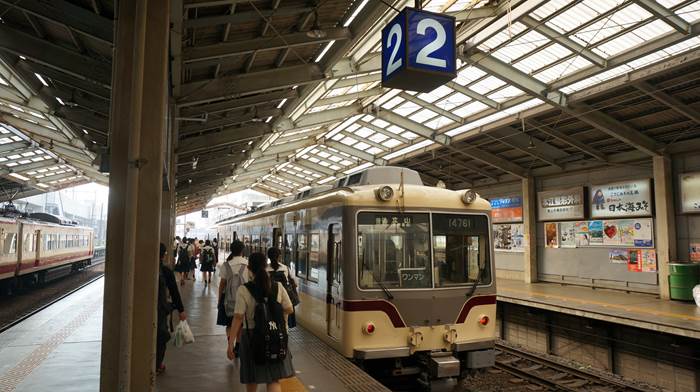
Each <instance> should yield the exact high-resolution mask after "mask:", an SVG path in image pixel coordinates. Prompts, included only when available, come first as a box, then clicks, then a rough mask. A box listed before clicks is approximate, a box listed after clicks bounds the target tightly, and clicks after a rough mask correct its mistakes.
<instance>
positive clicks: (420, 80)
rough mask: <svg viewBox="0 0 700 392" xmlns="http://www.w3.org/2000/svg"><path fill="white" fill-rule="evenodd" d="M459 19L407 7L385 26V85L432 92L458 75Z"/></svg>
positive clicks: (383, 80)
mask: <svg viewBox="0 0 700 392" xmlns="http://www.w3.org/2000/svg"><path fill="white" fill-rule="evenodd" d="M455 37H456V35H455V18H454V17H453V16H449V15H445V14H439V13H434V12H428V11H423V10H419V9H416V8H411V7H406V8H404V9H403V10H402V11H401V12H399V14H398V15H396V17H395V18H394V19H393V20H392V21H391V22H389V24H387V25H386V27H384V29H382V85H383V86H384V87H390V88H397V89H402V90H410V91H420V92H430V91H432V90H434V89H435V88H437V87H439V86H441V85H443V84H445V83H447V82H449V81H450V80H452V79H454V78H455V77H456V76H457V73H456V71H457V57H456V38H455Z"/></svg>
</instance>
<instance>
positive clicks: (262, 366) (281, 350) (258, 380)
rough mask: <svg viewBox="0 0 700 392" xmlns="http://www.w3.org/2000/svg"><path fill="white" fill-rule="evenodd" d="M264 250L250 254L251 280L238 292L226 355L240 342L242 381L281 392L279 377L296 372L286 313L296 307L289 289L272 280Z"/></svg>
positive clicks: (250, 387) (231, 355) (251, 390)
mask: <svg viewBox="0 0 700 392" xmlns="http://www.w3.org/2000/svg"><path fill="white" fill-rule="evenodd" d="M266 268H267V258H266V257H265V255H264V254H262V253H258V252H256V253H253V254H251V255H250V260H249V264H248V270H249V271H250V272H251V274H252V280H251V281H250V282H248V283H246V284H245V285H244V286H243V287H239V288H238V291H237V292H236V307H235V310H234V316H233V322H232V324H231V329H230V330H229V344H228V350H227V356H228V358H229V359H231V360H233V359H235V358H236V353H235V352H234V344H235V343H236V342H237V340H238V335H239V332H240V331H241V330H242V331H243V332H242V334H241V335H242V337H241V342H240V360H241V367H240V375H241V384H245V386H246V391H247V392H255V391H257V387H258V385H259V384H266V385H267V391H268V392H281V391H282V385H281V384H280V382H279V381H280V380H281V379H284V378H289V377H292V376H293V375H294V366H293V365H292V356H291V354H290V353H289V349H288V347H287V340H288V336H287V325H286V324H287V323H286V317H287V315H289V314H291V313H292V311H293V307H292V302H291V301H290V299H289V295H287V291H286V290H285V289H284V287H282V284H281V283H279V282H273V281H272V280H271V279H270V275H268V273H267V271H266Z"/></svg>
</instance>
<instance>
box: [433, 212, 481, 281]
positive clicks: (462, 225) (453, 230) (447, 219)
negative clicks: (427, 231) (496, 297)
mask: <svg viewBox="0 0 700 392" xmlns="http://www.w3.org/2000/svg"><path fill="white" fill-rule="evenodd" d="M433 252H434V255H433V260H434V262H435V266H434V271H433V273H434V278H435V287H451V286H463V285H469V284H473V283H474V282H476V281H477V280H478V281H479V283H481V284H488V283H489V282H490V281H491V271H490V268H489V266H490V262H489V260H490V253H489V230H488V219H487V218H486V216H484V215H456V214H433Z"/></svg>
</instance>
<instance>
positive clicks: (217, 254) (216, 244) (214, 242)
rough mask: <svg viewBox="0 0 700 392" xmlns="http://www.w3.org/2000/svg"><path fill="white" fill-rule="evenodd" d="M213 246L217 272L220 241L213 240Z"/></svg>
mask: <svg viewBox="0 0 700 392" xmlns="http://www.w3.org/2000/svg"><path fill="white" fill-rule="evenodd" d="M211 246H212V248H214V271H216V266H217V265H218V264H219V240H218V239H217V238H216V237H214V239H213V240H211Z"/></svg>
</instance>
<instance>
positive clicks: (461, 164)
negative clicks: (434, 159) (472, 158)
mask: <svg viewBox="0 0 700 392" xmlns="http://www.w3.org/2000/svg"><path fill="white" fill-rule="evenodd" d="M439 158H440V159H442V160H444V161H447V162H450V163H451V164H453V165H456V166H459V167H461V168H462V169H465V170H468V171H471V172H473V173H476V174H478V175H480V176H482V177H486V178H489V179H491V180H494V181H498V177H496V176H494V175H493V174H491V173H489V172H487V171H486V170H483V169H481V168H478V167H475V166H473V165H467V164H466V163H464V162H461V161H460V160H459V159H456V158H453V157H452V156H451V155H447V154H445V155H440V157H439Z"/></svg>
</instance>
